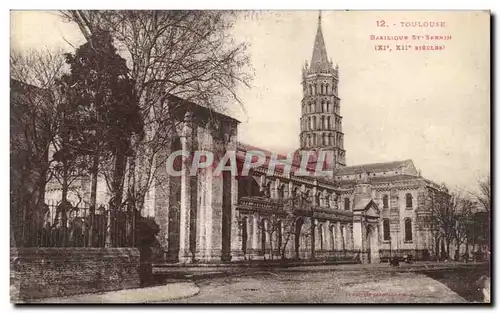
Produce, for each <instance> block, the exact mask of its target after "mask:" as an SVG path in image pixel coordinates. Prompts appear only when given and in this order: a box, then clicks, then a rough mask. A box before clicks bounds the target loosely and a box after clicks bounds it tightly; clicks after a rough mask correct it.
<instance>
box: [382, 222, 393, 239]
mask: <svg viewBox="0 0 500 313" xmlns="http://www.w3.org/2000/svg"><path fill="white" fill-rule="evenodd" d="M382 226H383V228H384V240H391V225H390V224H389V219H387V218H385V219H384V221H383V225H382Z"/></svg>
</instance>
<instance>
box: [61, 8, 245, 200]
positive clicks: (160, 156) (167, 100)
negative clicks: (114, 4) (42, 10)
mask: <svg viewBox="0 0 500 313" xmlns="http://www.w3.org/2000/svg"><path fill="white" fill-rule="evenodd" d="M61 13H62V15H63V16H64V17H65V18H67V19H69V20H70V21H72V22H75V23H76V24H77V25H78V26H79V28H80V30H81V32H82V34H83V35H84V36H85V37H86V38H87V40H91V35H92V34H93V33H95V32H97V31H99V30H102V29H104V30H106V31H109V32H110V33H111V35H112V36H113V37H114V39H115V41H116V45H117V46H118V47H119V49H120V51H122V53H123V55H124V56H125V58H127V59H128V61H129V62H128V65H129V67H130V69H131V78H132V79H133V80H134V81H135V83H136V86H135V88H136V93H137V95H138V97H139V102H140V108H141V118H142V120H143V122H144V127H145V129H146V133H147V134H146V136H143V138H134V140H133V143H132V146H133V149H132V150H133V152H134V153H133V155H132V156H131V157H130V158H129V167H128V168H129V171H132V173H133V174H131V175H129V182H128V184H127V185H128V193H129V198H132V199H133V201H134V202H136V205H137V207H138V208H139V209H142V207H143V204H144V199H145V195H146V193H147V191H148V190H149V189H150V188H151V186H152V184H153V182H154V181H155V180H154V178H155V173H156V171H157V170H158V168H159V167H161V166H162V165H163V164H164V162H165V157H167V156H168V155H166V154H165V153H162V151H164V150H165V148H166V147H168V145H169V143H170V140H171V138H172V137H173V136H174V133H175V131H176V128H177V126H178V124H179V123H181V122H183V119H182V118H177V119H176V118H174V116H175V114H174V112H172V111H175V110H176V109H177V108H178V106H176V105H174V106H172V105H171V103H172V101H171V99H172V98H171V96H177V97H179V98H182V99H184V100H188V101H193V102H196V103H198V104H200V105H203V106H205V107H207V108H210V109H213V110H216V111H217V110H218V111H223V110H224V108H227V106H228V105H230V103H231V102H234V103H240V104H241V100H240V99H239V98H238V96H237V94H236V90H237V87H238V86H240V85H243V86H248V84H249V80H250V76H249V75H248V74H247V70H246V69H247V68H248V64H249V59H248V56H247V54H246V52H245V48H246V47H245V45H244V44H237V43H235V42H233V40H232V39H231V37H230V35H229V30H230V29H231V27H232V24H233V20H234V17H235V15H234V13H232V12H228V11H63V12H61ZM213 125H214V126H213V128H214V129H215V130H216V131H217V130H219V129H220V125H217V124H216V123H215V124H213Z"/></svg>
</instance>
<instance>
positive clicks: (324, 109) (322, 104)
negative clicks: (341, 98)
mask: <svg viewBox="0 0 500 313" xmlns="http://www.w3.org/2000/svg"><path fill="white" fill-rule="evenodd" d="M321 106H322V110H323V113H326V112H328V106H327V104H326V102H325V101H323V102H321Z"/></svg>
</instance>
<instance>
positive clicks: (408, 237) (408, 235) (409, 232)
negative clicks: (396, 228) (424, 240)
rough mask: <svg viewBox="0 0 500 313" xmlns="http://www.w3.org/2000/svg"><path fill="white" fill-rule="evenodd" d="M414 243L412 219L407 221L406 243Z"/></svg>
mask: <svg viewBox="0 0 500 313" xmlns="http://www.w3.org/2000/svg"><path fill="white" fill-rule="evenodd" d="M410 241H413V233H412V229H411V219H409V218H407V219H405V242H410Z"/></svg>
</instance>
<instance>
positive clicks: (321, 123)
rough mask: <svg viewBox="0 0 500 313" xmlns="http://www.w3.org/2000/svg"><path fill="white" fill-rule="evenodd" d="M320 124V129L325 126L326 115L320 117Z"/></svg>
mask: <svg viewBox="0 0 500 313" xmlns="http://www.w3.org/2000/svg"><path fill="white" fill-rule="evenodd" d="M318 124H319V125H318V126H319V127H318V128H319V129H323V126H324V124H325V117H324V116H322V117H320V119H319V123H318Z"/></svg>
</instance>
